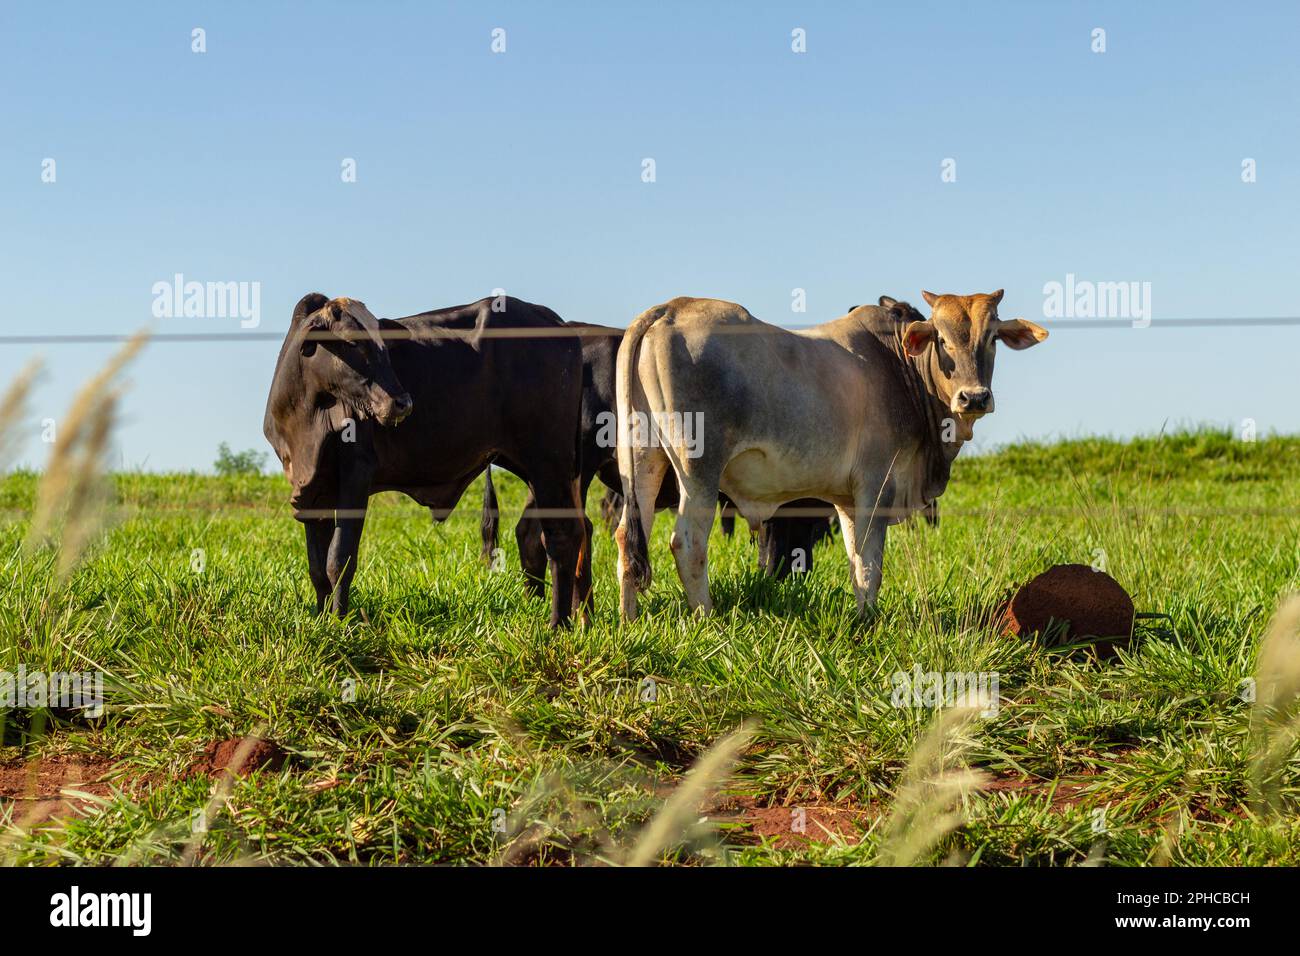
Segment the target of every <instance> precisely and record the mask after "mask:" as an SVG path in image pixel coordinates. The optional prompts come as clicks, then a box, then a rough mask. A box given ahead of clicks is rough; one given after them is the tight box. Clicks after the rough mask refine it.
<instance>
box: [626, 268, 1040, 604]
mask: <svg viewBox="0 0 1300 956" xmlns="http://www.w3.org/2000/svg"><path fill="white" fill-rule="evenodd" d="M922 295H923V296H924V297H925V301H926V302H927V303H929V304H930V306H931V307H932V315H931V318H930V320H929V321H926V320H925V318H924V317H923V316H922V315H921V314H920V313H919V312H917V311H916V310H915V309H913V308H912V307H911V306H910V305H908V304H906V303H904V302H897V301H895V300H894V299H891V298H889V297H888V296H882V297H881V299H880V305H879V306H859V307H858V308H855V309H854V310H853V311H852V312H850V313H849V314H848V315H845V316H843V317H842V318H839V319H836V320H834V321H832V322H827V323H825V324H823V325H819V326H815V327H814V328H811V329H807V330H803V331H790V330H787V329H782V328H779V327H777V326H773V325H768V324H766V323H764V322H760V321H759V320H758V319H755V318H754V317H753V316H752V315H750V314H749V312H748V311H746V310H745V309H744V308H743V307H742V306H739V305H736V304H735V303H733V302H723V301H720V300H718V299H691V298H678V299H673V300H672V301H671V302H666V303H664V304H663V305H658V306H655V307H654V308H652V309H649V310H647V311H645V312H643V313H642V314H641V315H640V316H638V317H637V319H636V321H635V322H633V323H632V324H631V325H630V326H629V327H628V330H627V332H626V334H625V335H624V338H623V345H622V347H621V348H620V349H619V354H618V376H617V381H616V393H617V402H618V422H619V447H618V463H619V471H620V473H621V476H622V480H623V487H624V489H625V492H626V502H625V505H624V510H623V518H622V521H621V522H620V524H619V529H618V532H617V536H616V537H617V540H618V546H619V587H620V593H621V598H622V613H623V617H624V619H625V620H631V619H633V618H635V617H636V613H637V598H636V595H637V591H638V590H644V589H645V588H646V587H648V586H649V584H650V564H649V552H648V547H647V541H648V538H649V534H650V529H651V526H652V525H653V523H654V517H655V515H654V503H655V498H656V496H657V495H658V492H659V486H660V483H661V482H662V481H663V480H664V478H665V477H666V475H667V474H668V470H669V468H671V469H672V471H673V474H674V476H675V477H676V480H677V484H678V489H679V491H680V494H681V502H680V505H679V507H678V512H677V524H676V526H675V528H674V529H673V536H672V551H673V557H674V558H675V560H676V563H677V573H678V574H679V575H680V577H681V579H682V584H683V586H684V587H685V589H686V600H687V603H688V604H689V605H690V607H691V608H692V609H693V610H696V611H699V612H701V613H705V614H707V613H709V612H710V611H711V610H712V606H713V605H712V601H711V600H710V598H709V580H708V537H709V529H710V528H711V526H712V524H713V513H714V510H715V508H716V505H717V500H718V491H719V490H721V491H723V492H724V493H725V494H726V495H727V496H728V497H729V498H730V499H731V500H732V501H734V502H735V504H736V507H737V508H738V509H739V511H740V513H741V514H742V515H744V517H745V518H746V520H748V521H749V523H750V525H751V527H753V526H756V525H757V524H758V523H759V522H762V521H764V520H766V519H768V518H770V517H772V515H773V513H774V512H775V511H776V509H777V508H778V507H779V506H780V505H782V504H784V503H786V502H789V501H792V500H794V499H796V498H819V499H822V500H824V501H828V502H830V503H831V504H832V505H834V506H835V509H836V512H837V513H838V515H839V520H840V526H841V528H842V529H843V531H844V543H845V546H846V547H847V549H848V553H849V562H850V565H851V566H852V571H853V590H854V593H855V595H856V597H857V603H858V612H859V614H862V613H865V611H866V609H867V608H868V607H870V606H872V605H874V603H875V601H876V595H877V593H878V591H879V589H880V574H881V562H882V559H883V556H884V550H885V528H886V527H887V526H888V525H890V524H894V523H896V522H898V521H901V520H902V519H903V518H905V517H906V516H907V515H908V514H910V513H911V512H913V511H916V510H918V509H923V508H927V507H929V506H930V505H932V504H933V502H934V500H935V499H936V498H937V497H938V496H939V495H941V494H942V493H943V491H944V488H945V487H946V486H947V483H948V474H949V469H950V467H951V465H952V461H953V459H954V458H956V457H957V453H958V451H960V450H961V446H962V443H963V442H965V441H967V440H968V439H970V438H971V435H972V428H973V426H974V423H975V420H976V419H978V418H980V417H981V416H983V415H986V414H988V413H989V412H991V411H993V393H992V392H991V391H990V387H989V386H990V384H991V382H992V378H993V357H994V350H995V345H996V343H997V342H1002V343H1004V344H1005V345H1008V346H1010V347H1011V348H1013V349H1026V348H1029V347H1030V346H1031V345H1035V344H1036V343H1038V342H1041V341H1042V340H1043V339H1045V338H1047V331H1046V330H1045V329H1043V328H1041V327H1040V326H1037V325H1035V324H1034V323H1032V322H1027V321H1025V320H1024V319H1011V320H1009V321H1003V320H1001V319H999V318H998V314H997V307H998V303H999V302H1000V301H1001V299H1002V290H1001V289H999V290H998V291H997V292H994V293H992V294H990V295H971V296H959V295H934V294H932V293H929V292H923V293H922Z"/></svg>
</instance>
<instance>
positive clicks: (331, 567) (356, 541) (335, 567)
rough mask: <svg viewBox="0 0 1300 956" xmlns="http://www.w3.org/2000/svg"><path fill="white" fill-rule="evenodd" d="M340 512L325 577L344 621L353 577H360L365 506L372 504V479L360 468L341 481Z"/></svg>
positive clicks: (336, 517)
mask: <svg viewBox="0 0 1300 956" xmlns="http://www.w3.org/2000/svg"><path fill="white" fill-rule="evenodd" d="M339 483H340V488H339V498H338V510H337V511H336V512H335V515H334V535H333V537H332V538H331V539H330V546H329V553H328V554H327V555H326V558H325V573H326V574H327V575H328V576H329V582H330V590H331V591H332V592H333V594H334V601H333V608H334V613H335V614H337V615H338V616H339V617H345V616H347V613H348V603H349V598H350V596H351V590H352V576H353V575H354V574H356V573H357V553H358V552H359V551H360V549H361V531H362V528H363V527H364V526H365V523H366V505H367V503H368V502H369V500H370V477H369V474H367V473H366V472H365V471H364V470H363V469H361V468H360V467H358V468H357V469H356V470H355V471H352V470H349V472H348V473H345V474H344V475H342V476H341V477H340V480H339Z"/></svg>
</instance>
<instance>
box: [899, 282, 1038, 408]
mask: <svg viewBox="0 0 1300 956" xmlns="http://www.w3.org/2000/svg"><path fill="white" fill-rule="evenodd" d="M921 295H922V296H924V297H925V301H926V302H928V303H929V304H930V308H931V310H932V311H931V313H930V320H929V321H928V322H926V321H920V322H915V321H914V322H912V323H911V324H909V325H908V326H907V328H906V329H904V331H903V347H904V348H905V349H906V350H907V354H908V355H913V356H921V355H923V354H924V353H925V352H926V350H927V349H933V354H932V356H931V358H930V363H931V365H930V368H931V372H932V378H933V380H934V387H935V391H936V392H937V393H938V397H939V399H940V401H942V402H943V403H944V404H946V405H947V406H948V409H949V411H951V412H952V413H953V415H955V416H957V418H958V419H959V420H961V421H962V422H963V423H964V424H965V425H967V426H969V425H970V424H971V423H972V422H974V421H975V419H977V418H980V417H981V416H984V415H987V414H988V413H989V412H991V411H993V390H992V385H993V357H994V356H993V353H994V350H995V346H996V344H997V343H998V342H1002V343H1003V344H1004V345H1008V346H1010V347H1011V348H1013V349H1017V350H1018V349H1027V348H1029V347H1030V346H1031V345H1037V344H1038V343H1039V342H1041V341H1043V339H1045V338H1047V330H1046V329H1044V328H1043V327H1042V326H1039V325H1035V324H1034V323H1033V322H1027V321H1026V320H1024V319H1008V320H1006V321H1003V320H1002V319H999V318H998V303H999V302H1001V301H1002V290H1001V289H998V291H997V292H993V293H989V294H987V295H985V294H982V293H981V294H978V295H935V294H934V293H933V292H922V293H921Z"/></svg>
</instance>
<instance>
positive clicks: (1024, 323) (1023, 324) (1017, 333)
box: [995, 319, 1047, 351]
mask: <svg viewBox="0 0 1300 956" xmlns="http://www.w3.org/2000/svg"><path fill="white" fill-rule="evenodd" d="M995 334H996V335H997V337H998V340H999V341H1000V342H1004V343H1006V344H1007V345H1009V346H1010V347H1011V348H1013V349H1016V350H1017V351H1019V350H1020V349H1027V348H1029V347H1030V346H1031V345H1037V344H1038V343H1039V342H1041V341H1043V339H1045V338H1047V329H1045V328H1043V327H1042V326H1041V325H1035V324H1034V323H1033V322H1030V321H1028V320H1027V319H1009V320H1008V321H1006V322H999V323H998V330H997V332H996V333H995Z"/></svg>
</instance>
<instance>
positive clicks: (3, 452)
mask: <svg viewBox="0 0 1300 956" xmlns="http://www.w3.org/2000/svg"><path fill="white" fill-rule="evenodd" d="M40 371H41V361H40V359H32V360H31V361H30V362H28V363H27V365H26V366H25V367H24V368H23V370H22V371H21V372H19V373H18V377H17V378H16V379H14V380H13V382H12V383H11V384H10V385H9V388H8V389H6V390H5V393H4V397H3V398H0V475H3V474H4V473H5V472H7V471H8V470H9V469H10V468H11V467H13V460H14V456H15V455H16V454H17V452H18V449H19V448H20V447H21V445H22V438H21V437H20V436H19V435H17V434H15V431H14V426H15V425H16V424H18V423H19V422H21V421H24V420H25V419H26V418H27V400H28V398H29V397H30V396H31V393H32V386H33V385H35V384H36V377H37V376H38V375H39V374H40Z"/></svg>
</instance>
